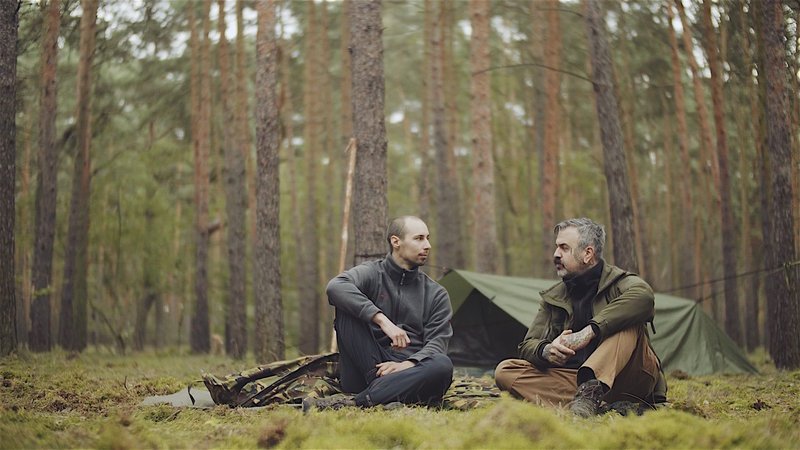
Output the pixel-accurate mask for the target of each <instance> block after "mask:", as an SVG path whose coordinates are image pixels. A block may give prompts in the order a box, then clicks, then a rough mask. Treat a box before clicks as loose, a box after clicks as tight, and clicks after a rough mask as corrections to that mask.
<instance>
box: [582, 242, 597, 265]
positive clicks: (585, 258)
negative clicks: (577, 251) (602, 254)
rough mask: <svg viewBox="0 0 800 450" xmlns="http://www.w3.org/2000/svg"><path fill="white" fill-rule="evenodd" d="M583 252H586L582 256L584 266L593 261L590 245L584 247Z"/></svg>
mask: <svg viewBox="0 0 800 450" xmlns="http://www.w3.org/2000/svg"><path fill="white" fill-rule="evenodd" d="M585 251H586V253H585V255H584V256H583V263H584V264H589V262H590V261H592V260H593V259H594V247H592V246H591V245H590V246H588V247H586V250H585Z"/></svg>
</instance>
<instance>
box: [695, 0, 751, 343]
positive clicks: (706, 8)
mask: <svg viewBox="0 0 800 450" xmlns="http://www.w3.org/2000/svg"><path fill="white" fill-rule="evenodd" d="M702 20H703V26H704V30H705V37H704V43H705V46H706V55H707V57H708V63H709V67H710V69H711V99H712V103H713V106H714V123H715V125H716V129H717V159H718V161H719V163H718V165H719V198H720V204H719V206H720V207H719V214H720V228H721V229H722V265H723V268H724V273H725V331H726V332H727V333H728V335H729V336H730V337H731V339H733V340H734V342H736V343H737V344H739V345H743V344H744V341H743V338H742V326H741V322H740V319H739V294H738V289H737V279H736V267H737V259H738V258H737V255H736V242H737V238H736V230H735V226H736V222H734V220H733V211H732V210H731V186H730V169H729V168H728V137H727V131H726V126H725V116H724V112H725V106H724V104H723V93H722V83H723V78H724V73H723V70H722V62H721V60H720V55H719V44H718V43H717V34H716V30H715V29H714V25H713V24H712V22H711V3H710V2H709V0H704V1H703V13H702Z"/></svg>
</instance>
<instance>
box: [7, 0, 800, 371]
mask: <svg viewBox="0 0 800 450" xmlns="http://www.w3.org/2000/svg"><path fill="white" fill-rule="evenodd" d="M2 1H3V11H4V15H7V14H8V11H10V10H12V9H15V8H16V6H17V2H16V1H13V0H2ZM9 5H10V6H9ZM376 8H377V12H378V15H377V22H376V21H375V16H374V12H375V11H376ZM17 14H18V16H17V18H18V21H19V28H18V30H19V31H18V42H17V45H16V47H15V52H16V78H15V83H12V84H13V86H10V87H11V88H14V89H15V92H16V94H15V97H12V98H16V102H15V103H13V102H11V101H8V102H5V103H3V104H2V108H0V109H3V110H4V112H7V111H8V109H9V108H15V109H11V111H12V113H13V116H12V117H14V124H15V125H14V126H13V128H12V130H11V131H13V133H12V132H9V133H8V135H10V136H13V135H14V133H15V136H16V140H15V141H14V140H12V141H11V142H12V144H13V145H14V147H13V148H12V149H11V154H12V155H13V156H12V160H11V167H15V170H16V172H15V176H12V177H11V179H12V180H15V182H14V184H13V186H11V189H12V191H13V193H12V194H13V195H12V196H11V200H12V203H11V204H13V205H14V206H13V208H12V211H15V214H12V215H13V216H14V217H13V222H12V225H13V235H12V239H11V240H10V241H9V240H4V241H3V242H4V243H8V242H11V243H12V244H11V245H12V246H13V250H9V247H6V250H7V253H4V255H6V254H7V255H8V258H7V259H6V260H5V261H4V262H5V264H4V267H6V268H8V267H13V286H14V288H13V292H12V293H11V294H9V293H8V292H7V291H6V292H3V293H0V295H2V296H3V297H4V301H6V303H5V304H4V305H5V306H4V308H3V310H2V311H3V314H0V315H4V316H7V315H8V314H7V313H8V312H9V311H15V315H14V317H10V318H8V317H7V320H6V322H5V323H6V324H8V323H11V325H12V326H15V330H16V345H18V346H20V347H27V348H29V349H30V350H34V351H47V350H50V349H52V348H54V347H55V346H61V347H63V348H65V349H69V350H76V351H81V350H83V349H85V348H86V347H87V346H97V347H98V348H99V349H105V350H108V351H114V352H122V353H125V352H129V351H131V350H134V351H135V350H141V349H143V348H145V347H155V348H157V349H161V350H163V351H173V350H174V349H176V348H177V349H183V350H185V349H187V348H188V349H191V350H192V351H194V352H208V351H212V350H220V349H221V348H224V350H225V351H226V352H227V353H228V354H230V355H232V356H234V357H242V356H243V355H245V354H246V352H248V351H255V354H256V356H257V358H259V359H262V360H269V359H275V358H282V357H284V356H290V355H296V354H302V353H316V352H319V351H323V350H324V349H326V348H327V347H328V345H329V339H330V328H331V327H330V324H331V322H332V317H331V316H332V314H331V311H330V308H329V306H328V305H327V301H326V299H325V297H324V286H325V283H326V282H327V280H328V279H330V278H331V277H333V276H334V275H336V274H337V273H338V272H339V270H341V268H342V267H345V268H346V267H349V266H351V265H352V264H354V263H356V262H359V261H362V260H364V259H369V258H374V257H380V256H381V254H384V253H385V251H386V249H387V248H386V244H385V241H384V240H383V236H382V233H383V227H385V225H386V221H387V219H388V218H390V217H393V216H396V215H401V214H413V215H419V216H421V217H422V218H423V219H425V220H426V222H427V223H428V225H429V227H430V230H431V235H432V239H431V240H432V243H433V252H432V261H431V262H430V263H429V265H428V266H427V267H426V268H425V270H426V271H427V272H428V273H429V274H430V275H431V276H432V277H434V278H438V277H439V276H440V275H441V274H442V273H443V272H444V271H445V270H446V269H447V268H463V269H471V270H478V271H483V272H493V273H498V274H507V275H514V276H535V277H541V278H555V273H554V270H553V268H552V263H551V256H552V252H553V243H552V242H553V235H552V227H553V225H554V224H555V223H556V222H558V221H560V220H562V219H564V218H568V217H574V216H587V217H591V218H593V219H595V220H597V221H599V222H601V223H603V224H605V225H606V227H607V230H608V231H609V242H608V245H607V249H608V250H607V251H606V253H605V258H606V259H607V260H608V261H609V262H611V263H615V264H617V265H621V266H622V267H624V268H626V269H629V270H633V271H638V272H639V273H640V274H641V275H642V276H643V277H644V278H645V279H646V280H648V281H649V282H650V283H651V284H652V286H653V287H654V289H655V290H656V291H659V292H665V293H672V294H674V295H681V296H685V297H688V298H692V299H694V300H696V301H699V302H702V303H703V305H704V307H705V309H706V310H707V311H708V312H709V313H710V314H712V316H713V317H714V318H715V319H716V320H717V321H718V322H719V323H720V324H722V325H723V326H724V328H725V330H726V331H727V332H728V334H729V335H731V337H732V338H733V339H734V340H735V341H736V342H737V343H738V344H739V345H741V346H743V347H745V348H747V349H754V348H756V347H759V346H765V347H767V348H768V349H770V350H771V353H772V357H773V359H775V360H776V365H777V366H778V367H797V366H800V337H798V335H797V333H796V330H798V329H800V293H798V291H800V266H798V264H799V263H798V260H800V239H798V237H799V236H800V220H798V219H800V185H799V183H800V142H799V140H798V130H800V97H799V96H798V92H800V51H798V37H799V36H798V29H797V21H798V16H800V2H798V1H796V0H794V1H793V0H785V1H783V2H781V1H774V0H765V1H760V0H692V1H687V0H620V1H595V0H585V1H567V0H563V1H560V0H529V1H523V0H494V1H491V2H488V1H481V0H473V1H469V2H468V1H466V0H464V1H462V0H441V1H439V0H405V1H399V0H384V1H383V2H382V3H381V2H375V1H369V2H367V1H355V0H352V1H351V0H345V1H336V2H334V1H253V0H202V1H201V0H197V1H178V0H176V1H158V0H135V1H132V0H99V1H98V0H81V1H78V0H48V1H44V0H42V1H33V2H32V1H30V0H25V1H23V2H21V3H20V4H19V10H18V12H17ZM376 36H377V41H376V40H375V39H376ZM5 38H6V36H4V37H3V39H5ZM0 40H2V39H0ZM9 42H10V44H9ZM376 42H377V46H376V45H374V44H375V43H376ZM9 45H11V46H13V41H4V42H3V44H2V46H4V47H8V46H9ZM6 54H7V53H6ZM362 55H367V57H369V58H372V59H371V60H370V61H367V62H364V61H361V62H359V61H357V58H358V57H362ZM378 63H380V67H378ZM2 64H3V65H4V68H8V66H9V63H8V62H7V61H2ZM371 64H372V65H371ZM365 68H366V69H370V70H372V71H371V72H370V71H369V70H367V71H365V70H366V69H365ZM378 69H379V70H378ZM370 77H372V78H370ZM359 80H361V81H359ZM364 80H372V82H369V81H367V82H364ZM375 80H379V81H380V83H377V84H376V83H374V82H375ZM360 82H361V83H362V84H359V83H360ZM378 84H379V86H378ZM365 85H366V86H368V87H371V88H372V89H373V90H372V91H370V92H369V93H368V95H367V96H366V97H363V98H361V99H359V89H360V87H359V86H361V87H363V86H365ZM4 87H8V86H6V85H4ZM6 92H7V91H6ZM11 92H14V91H11ZM384 102H385V103H384ZM370 108H372V109H370ZM365 120H367V121H369V123H364V121H365ZM359 127H362V128H361V130H362V131H361V132H360V131H359ZM5 131H7V130H3V132H4V133H5ZM359 133H362V135H361V136H357V135H359ZM363 133H367V134H366V135H364V134H363ZM373 133H374V134H373ZM381 133H385V134H383V135H381ZM354 136H357V137H358V140H357V142H356V148H357V151H356V154H357V156H356V161H357V162H356V164H357V166H356V169H355V175H354V180H353V182H354V194H353V211H352V213H350V215H349V216H350V220H349V222H350V223H351V225H350V227H349V228H350V230H349V236H350V237H351V239H349V240H347V246H346V253H345V254H344V257H343V256H342V255H340V249H341V247H342V243H343V242H344V241H343V238H342V236H343V233H342V229H343V216H345V213H346V211H345V205H346V203H347V202H346V201H345V198H346V192H345V191H346V184H347V183H346V180H347V176H348V163H349V159H348V157H349V154H348V153H347V152H345V149H346V148H347V147H348V143H349V142H350V139H351V138H352V137H354ZM363 136H368V138H367V139H365V138H364V137H363ZM6 153H8V152H6ZM382 158H383V159H382ZM0 166H1V165H0ZM6 167H9V166H8V165H6ZM12 175H14V174H12ZM4 198H7V197H4ZM14 202H15V203H14ZM256 211H258V213H256ZM262 212H263V215H262ZM364 224H371V225H369V226H371V228H369V230H367V229H366V228H365V225H364ZM278 225H279V226H278ZM278 233H279V234H278ZM364 236H370V237H369V239H371V242H372V247H371V248H370V246H369V245H366V246H362V244H360V243H359V239H362V238H364V239H366V238H365V237H364ZM376 236H377V237H376ZM3 245H6V244H3ZM12 252H13V253H12ZM12 259H13V261H12ZM8 262H12V263H13V264H8ZM276 283H277V284H276ZM275 286H277V288H275ZM265 296H268V297H269V298H264V297H265ZM14 299H15V300H14ZM767 299H769V301H768V300H767ZM8 301H13V302H15V304H14V305H15V308H9V307H8ZM6 329H8V328H6ZM781 330H792V333H788V334H792V336H789V335H788V334H787V333H782V332H781ZM3 339H4V341H5V342H6V344H8V342H11V340H10V338H9V337H8V334H4V335H3ZM4 347H6V348H8V345H4ZM217 347H219V348H217Z"/></svg>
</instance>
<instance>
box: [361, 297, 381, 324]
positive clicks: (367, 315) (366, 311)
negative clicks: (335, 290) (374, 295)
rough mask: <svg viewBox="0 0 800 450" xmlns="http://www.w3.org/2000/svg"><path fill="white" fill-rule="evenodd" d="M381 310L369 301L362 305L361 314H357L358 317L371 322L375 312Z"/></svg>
mask: <svg viewBox="0 0 800 450" xmlns="http://www.w3.org/2000/svg"><path fill="white" fill-rule="evenodd" d="M379 312H382V311H381V309H380V308H378V307H377V306H375V304H374V303H372V302H370V303H368V304H365V305H364V307H363V308H362V309H361V314H359V319H361V320H363V321H364V322H367V323H370V322H372V318H373V317H375V314H378V313H379Z"/></svg>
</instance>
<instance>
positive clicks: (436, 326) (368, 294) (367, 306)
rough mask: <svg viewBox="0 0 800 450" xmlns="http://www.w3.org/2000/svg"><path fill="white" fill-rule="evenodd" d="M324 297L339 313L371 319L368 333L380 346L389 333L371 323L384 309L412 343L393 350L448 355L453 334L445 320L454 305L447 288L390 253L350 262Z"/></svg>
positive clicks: (414, 356) (416, 357) (415, 357)
mask: <svg viewBox="0 0 800 450" xmlns="http://www.w3.org/2000/svg"><path fill="white" fill-rule="evenodd" d="M327 293H328V302H329V303H330V304H331V305H333V306H334V307H336V309H337V314H341V313H342V312H344V313H347V314H350V315H351V316H354V317H357V318H359V319H361V320H362V321H364V322H366V323H368V324H370V328H371V330H372V335H373V336H375V338H376V339H377V340H378V343H379V344H381V345H382V346H389V345H391V341H390V340H389V337H388V336H386V334H384V332H383V331H382V330H381V329H380V327H378V326H377V325H375V324H374V323H372V318H373V317H374V316H375V314H377V313H378V312H383V314H385V315H386V317H388V318H389V320H391V321H392V322H393V323H394V324H395V325H397V326H398V327H400V328H402V329H403V330H405V332H406V333H407V334H408V337H409V339H410V340H411V344H410V345H409V346H408V347H406V348H405V349H400V350H394V351H397V352H400V353H402V354H404V355H405V356H406V357H407V358H408V359H409V360H412V361H415V362H419V361H422V360H424V359H425V358H428V357H430V356H432V355H435V354H437V353H439V354H447V343H448V341H449V340H450V337H451V336H452V335H453V329H452V327H451V326H450V319H451V318H452V316H453V310H452V307H451V306H450V296H449V295H448V294H447V291H446V290H445V289H444V288H443V287H442V286H441V285H439V283H437V282H435V281H433V280H432V279H431V278H430V277H428V275H426V274H425V273H424V272H422V271H420V270H419V269H418V268H415V269H414V270H405V269H403V268H402V267H400V266H398V265H397V264H396V263H395V262H394V260H392V257H391V255H387V256H386V257H385V258H384V259H381V260H378V261H368V262H365V263H363V264H360V265H358V266H356V267H353V268H352V269H350V270H347V271H346V272H343V273H342V274H340V275H339V276H337V277H335V278H334V279H332V280H331V281H330V282H329V283H328V288H327Z"/></svg>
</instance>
